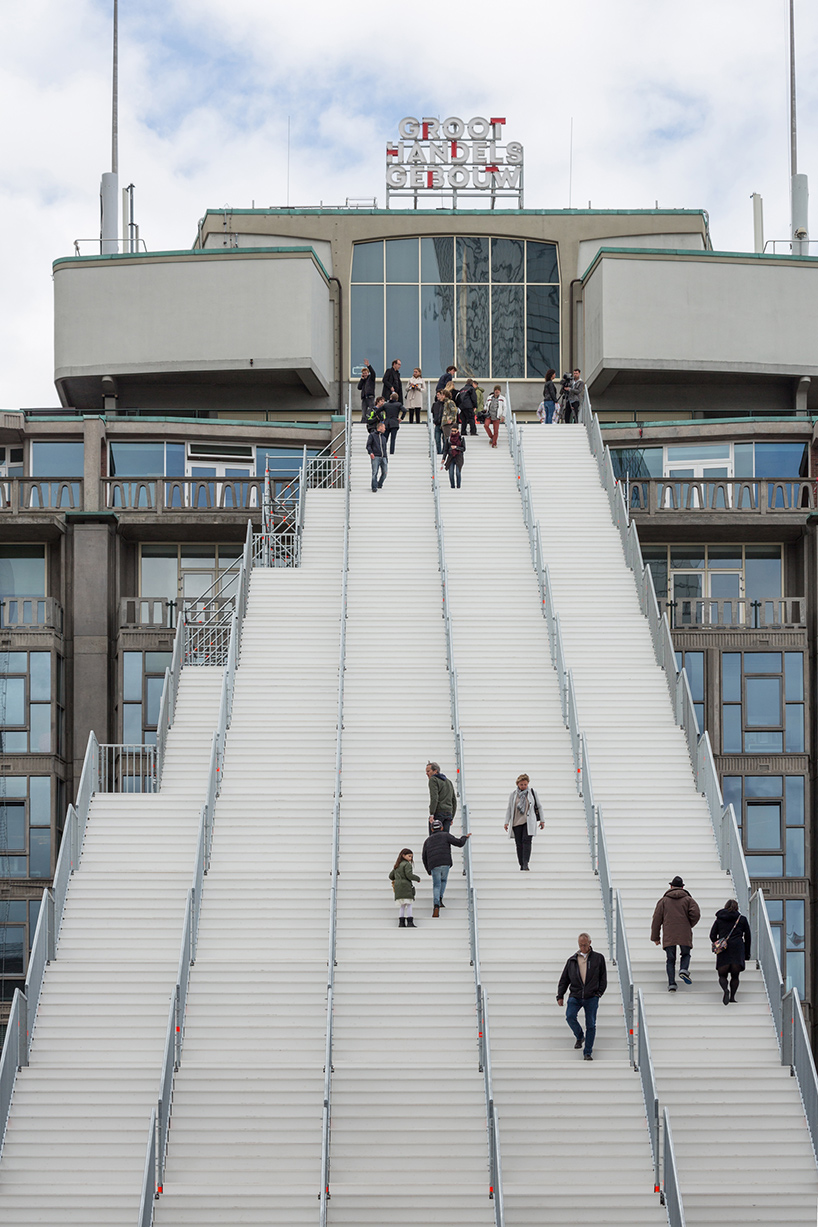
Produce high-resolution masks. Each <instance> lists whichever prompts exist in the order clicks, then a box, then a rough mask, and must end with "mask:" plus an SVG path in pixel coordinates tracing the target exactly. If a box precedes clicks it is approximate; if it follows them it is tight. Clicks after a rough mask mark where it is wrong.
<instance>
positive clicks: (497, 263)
mask: <svg viewBox="0 0 818 1227" xmlns="http://www.w3.org/2000/svg"><path fill="white" fill-rule="evenodd" d="M524 248H525V243H524V242H523V241H522V240H521V239H492V240H491V279H492V281H495V282H497V281H500V282H510V281H522V280H523V256H524Z"/></svg>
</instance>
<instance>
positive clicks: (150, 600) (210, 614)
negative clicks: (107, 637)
mask: <svg viewBox="0 0 818 1227" xmlns="http://www.w3.org/2000/svg"><path fill="white" fill-rule="evenodd" d="M234 587H235V576H234V575H233V574H232V573H229V574H227V573H226V574H225V576H224V577H223V580H222V595H221V596H214V595H210V596H207V597H199V598H196V597H180V598H179V599H178V600H173V599H171V598H169V597H165V596H123V597H121V598H120V602H119V625H120V628H121V629H122V630H132V629H136V628H138V629H139V630H158V631H162V630H173V629H174V628H175V627H176V625H177V622H178V618H179V612H180V610H184V614H185V619H186V621H187V624H188V626H203V625H205V624H212V623H213V622H214V621H216V622H222V621H223V620H224V619H227V620H229V619H230V616H231V614H232V612H233V610H234V609H235V606H236V597H235V592H233V593H232V594H231V593H230V592H229V591H228V590H229V589H230V588H234Z"/></svg>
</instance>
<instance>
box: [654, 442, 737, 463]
mask: <svg viewBox="0 0 818 1227" xmlns="http://www.w3.org/2000/svg"><path fill="white" fill-rule="evenodd" d="M729 458H730V444H729V443H679V444H674V445H671V446H669V447H668V449H667V460H668V464H679V463H684V462H686V461H691V460H728V459H729Z"/></svg>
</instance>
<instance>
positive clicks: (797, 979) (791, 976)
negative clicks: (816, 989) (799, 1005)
mask: <svg viewBox="0 0 818 1227" xmlns="http://www.w3.org/2000/svg"><path fill="white" fill-rule="evenodd" d="M805 960H806V955H805V954H797V953H796V952H794V951H789V952H788V953H787V971H786V974H785V978H784V982H785V984H786V986H787V991H788V992H789V990H790V989H791V988H797V989H798V996H799V997H802V998H803V996H804V986H805V984H806V961H805Z"/></svg>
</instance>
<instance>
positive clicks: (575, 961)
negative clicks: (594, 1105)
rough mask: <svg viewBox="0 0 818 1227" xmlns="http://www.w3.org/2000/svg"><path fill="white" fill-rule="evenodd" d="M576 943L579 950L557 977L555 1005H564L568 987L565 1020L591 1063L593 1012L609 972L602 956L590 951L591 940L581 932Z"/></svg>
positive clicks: (586, 1058) (603, 989) (593, 1036)
mask: <svg viewBox="0 0 818 1227" xmlns="http://www.w3.org/2000/svg"><path fill="white" fill-rule="evenodd" d="M577 942H578V944H579V949H578V950H577V952H576V954H572V955H571V957H570V958H569V959H568V961H567V962H566V964H565V967H564V968H563V970H562V975H561V976H560V982H559V985H558V986H557V1005H559V1006H561V1005H562V1004H563V1001H564V999H565V990H566V989H567V988H568V987H569V986H570V990H571V991H570V996H569V997H568V1005H567V1006H566V1007H565V1021H566V1022H567V1023H568V1026H569V1027H570V1028H571V1030H572V1031H573V1033H574V1035H575V1036H576V1037H577V1042H576V1043H575V1044H574V1047H575V1048H582V1046H583V1043H584V1045H585V1048H584V1052H583V1056H584V1058H585V1060H586V1061H593V1059H594V1058H593V1056H592V1055H591V1053H592V1052H593V1048H594V1039H595V1038H596V1012H597V1009H598V1008H599V999H600V997H601V996H602V994H603V993H604V992H605V989H606V988H607V987H608V969H607V967H606V966H605V956H604V955H603V954H597V952H596V950H592V949H591V939H590V937H589V936H588V934H587V933H580V935H579V937H578V938H577ZM580 1010H584V1011H585V1031H584V1032H583V1030H582V1027H581V1026H580V1025H579V1022H578V1021H577V1014H578V1013H579V1011H580Z"/></svg>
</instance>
